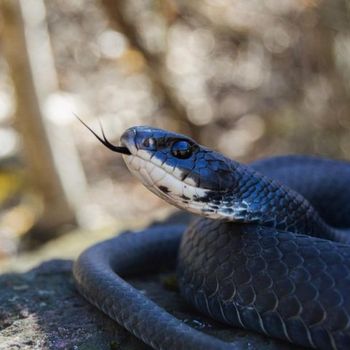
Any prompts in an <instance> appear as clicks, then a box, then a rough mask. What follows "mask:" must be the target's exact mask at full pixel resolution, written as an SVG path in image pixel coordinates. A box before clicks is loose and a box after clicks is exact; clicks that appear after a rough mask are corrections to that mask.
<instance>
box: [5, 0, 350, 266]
mask: <svg viewBox="0 0 350 350" xmlns="http://www.w3.org/2000/svg"><path fill="white" fill-rule="evenodd" d="M0 14H1V20H0V271H6V270H9V269H23V268H29V267H30V266H31V265H32V264H35V263H36V262H38V261H40V260H42V259H46V258H51V257H67V258H68V257H69V258H71V257H75V256H76V255H77V254H78V253H79V252H80V251H81V250H82V249H83V248H85V247H86V246H87V245H89V244H91V243H93V242H95V241H96V240H100V239H103V238H105V237H108V236H111V235H113V234H115V233H116V232H119V231H120V230H123V229H125V228H137V227H143V226H144V225H146V224H147V223H148V222H150V221H151V220H154V219H162V218H164V217H165V216H166V215H168V214H169V213H170V212H171V211H172V210H173V209H172V208H170V207H169V206H168V205H166V204H165V203H163V202H162V201H161V200H160V199H158V198H156V197H155V196H154V195H152V194H151V193H148V192H147V190H146V189H144V188H143V187H142V185H140V184H139V183H138V182H137V181H135V180H134V179H133V178H132V177H131V176H130V174H129V173H128V171H127V169H126V167H125V166H124V164H123V160H122V158H121V157H119V156H118V155H116V154H115V153H112V152H110V151H109V150H107V149H106V148H104V147H103V146H102V145H101V144H100V143H99V142H98V141H97V140H96V139H95V137H94V136H93V135H92V134H91V133H89V132H88V131H87V129H86V128H84V127H83V126H82V125H81V124H80V123H79V122H78V121H77V119H76V118H75V116H74V114H76V115H78V116H80V117H81V118H82V119H83V120H84V121H85V122H86V123H88V124H89V125H90V126H91V127H92V128H93V129H94V130H96V131H97V132H100V131H99V125H98V120H100V121H101V122H102V124H103V126H104V129H105V131H106V134H107V137H108V138H109V139H110V140H111V141H112V142H115V143H117V142H118V139H119V136H120V135H121V133H122V132H123V131H124V130H125V129H126V128H127V127H130V126H134V125H139V124H149V125H153V126H158V127H162V128H167V129H171V130H175V131H179V132H183V133H186V134H189V135H191V136H193V137H194V138H195V139H196V140H197V141H199V142H201V143H203V144H205V145H208V146H210V147H213V148H215V149H218V150H220V151H222V152H223V153H224V154H226V155H228V156H229V157H232V158H234V159H236V160H239V161H242V162H249V161H251V160H254V159H258V158H262V157H265V156H271V155H277V154H286V153H308V154H317V155H323V156H329V157H334V158H338V159H350V59H349V57H350V3H349V1H346V0H333V1H321V0H201V1H199V0H198V1H197V0H187V1H183V0H143V1H142V0H128V1H117V0H0Z"/></svg>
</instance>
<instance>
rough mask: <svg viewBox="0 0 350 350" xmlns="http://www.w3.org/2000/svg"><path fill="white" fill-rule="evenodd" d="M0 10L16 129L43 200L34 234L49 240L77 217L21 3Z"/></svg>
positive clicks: (6, 1) (8, 1) (6, 0)
mask: <svg viewBox="0 0 350 350" xmlns="http://www.w3.org/2000/svg"><path fill="white" fill-rule="evenodd" d="M0 10H1V15H2V20H3V33H2V34H3V35H2V43H3V48H4V54H5V58H6V60H7V63H8V66H9V68H10V73H11V77H12V80H13V84H14V88H15V93H16V98H17V111H16V126H17V127H18V129H19V131H20V134H21V136H22V143H23V145H22V150H23V156H24V160H25V163H26V167H27V172H28V177H29V181H30V184H31V185H32V187H33V188H34V190H35V191H36V192H37V193H39V195H40V197H41V198H42V201H43V212H42V215H41V217H40V219H39V221H38V223H37V225H36V226H35V227H34V228H33V234H34V236H39V237H40V238H42V239H48V238H50V237H52V236H53V235H55V234H56V233H57V230H58V229H59V228H61V227H62V225H67V224H73V223H75V216H74V212H73V210H72V209H71V207H70V205H69V202H68V200H67V198H66V196H65V193H64V190H63V187H62V183H61V181H60V178H59V176H58V174H57V171H56V169H55V164H54V160H53V154H52V151H51V148H50V144H49V141H48V137H47V133H46V130H45V125H44V120H43V115H42V112H41V109H40V102H39V99H38V95H37V90H36V87H35V84H34V80H33V75H32V71H31V64H30V60H29V55H28V49H27V43H26V37H25V27H24V22H23V17H22V12H21V7H20V4H19V1H18V0H1V1H0Z"/></svg>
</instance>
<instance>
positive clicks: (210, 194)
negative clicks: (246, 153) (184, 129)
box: [120, 126, 235, 218]
mask: <svg viewBox="0 0 350 350" xmlns="http://www.w3.org/2000/svg"><path fill="white" fill-rule="evenodd" d="M120 144H121V146H122V147H125V148H126V149H128V151H129V153H130V154H125V155H123V158H124V160H125V162H126V165H127V167H128V168H129V170H130V171H131V173H133V174H134V175H135V176H136V177H137V178H138V179H140V181H141V182H142V183H143V184H144V185H145V186H146V187H147V188H148V189H149V190H151V191H152V192H153V193H155V194H157V195H158V196H159V197H161V198H163V199H165V200H166V201H167V202H169V203H171V204H173V205H175V206H177V207H179V208H182V209H186V210H188V211H190V212H193V213H197V214H200V215H204V216H208V217H212V218H216V217H218V218H219V217H220V215H219V214H218V212H217V209H218V208H215V207H216V205H215V199H217V200H219V198H221V197H222V193H226V192H227V191H228V190H229V189H232V187H233V186H234V182H235V180H234V177H233V172H232V169H231V161H230V160H229V159H227V158H225V157H224V156H223V155H221V154H219V153H217V152H215V151H212V150H210V149H208V148H206V147H203V146H201V145H199V144H198V143H196V142H195V141H194V140H193V139H191V138H190V137H187V136H185V135H182V134H178V133H175V132H171V131H167V130H162V129H157V128H153V127H148V126H137V127H132V128H130V129H127V130H126V131H125V132H124V133H123V135H122V136H121V139H120Z"/></svg>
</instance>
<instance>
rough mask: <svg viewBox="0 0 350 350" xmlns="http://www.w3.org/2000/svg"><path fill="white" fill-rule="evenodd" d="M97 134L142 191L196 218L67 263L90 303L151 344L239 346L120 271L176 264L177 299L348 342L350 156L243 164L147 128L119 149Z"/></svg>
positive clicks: (255, 324)
mask: <svg viewBox="0 0 350 350" xmlns="http://www.w3.org/2000/svg"><path fill="white" fill-rule="evenodd" d="M90 131H91V129H90ZM94 134H95V133H94ZM95 136H97V137H98V138H99V140H100V141H101V142H102V143H104V144H105V145H106V146H107V147H109V148H110V149H112V150H113V151H116V152H119V153H122V154H123V157H124V160H125V162H126V164H127V166H128V168H129V170H130V171H131V172H132V173H133V174H134V175H136V177H138V178H139V179H140V180H141V181H142V183H143V184H144V185H145V186H146V187H147V188H148V189H150V190H151V191H152V192H154V193H155V194H156V195H158V196H160V197H161V198H163V199H165V200H166V201H167V202H168V203H171V204H173V205H175V206H177V207H179V208H181V209H185V210H187V211H189V212H191V213H194V214H198V215H200V216H201V218H199V219H197V220H196V221H195V222H194V223H192V224H191V225H190V227H189V228H187V229H185V228H184V227H182V226H171V227H168V226H164V227H156V228H151V229H148V230H145V231H144V232H138V233H131V234H123V235H121V236H118V237H116V238H113V239H111V240H109V241H105V242H102V243H99V244H97V245H95V246H93V247H91V248H89V249H88V250H86V251H85V252H83V253H82V255H81V256H80V257H79V258H78V260H77V262H76V263H75V265H74V271H73V272H74V277H75V280H76V285H77V287H78V289H79V291H80V292H81V293H82V294H83V295H84V296H85V297H86V298H87V299H88V300H89V301H90V302H91V303H93V304H94V305H96V306H97V307H98V308H99V309H101V310H102V311H103V312H105V313H106V314H108V315H109V316H110V317H111V318H113V319H114V320H116V321H117V322H118V323H120V324H121V325H122V326H124V327H125V328H126V329H128V330H129V331H130V332H132V333H133V334H134V335H136V336H137V337H138V338H140V339H142V340H143V341H144V342H145V343H147V344H149V345H150V346H152V347H153V348H155V349H180V350H181V349H194V350H195V349H236V348H237V346H236V344H235V343H229V342H224V341H222V340H219V339H217V338H215V337H212V336H209V335H207V334H204V333H202V332H200V331H198V330H195V329H193V328H191V327H190V326H189V325H186V324H184V323H183V322H181V321H180V320H178V319H176V318H175V317H174V316H172V315H170V314H169V313H167V312H166V311H165V310H163V309H162V308H161V307H159V306H158V305H156V304H155V303H154V302H152V301H151V300H149V299H148V298H147V296H145V295H143V294H142V293H140V292H139V291H138V290H136V289H134V288H133V287H132V286H131V285H129V284H128V283H127V282H126V281H125V280H124V279H123V276H126V275H128V274H130V273H133V272H135V271H141V270H142V269H143V268H144V267H147V266H157V265H160V264H162V263H164V262H175V261H177V276H178V277H177V279H178V284H179V288H180V291H181V294H182V296H183V297H184V298H185V299H186V300H187V301H188V302H189V303H191V304H192V305H193V306H195V307H196V308H197V309H198V310H199V311H200V312H202V313H204V314H206V315H208V316H210V317H212V318H213V319H215V320H218V321H220V322H223V323H226V324H228V325H231V326H233V327H241V328H246V329H249V330H253V331H256V332H259V333H263V334H266V335H268V336H270V337H274V338H279V339H283V340H285V341H289V342H291V343H293V344H297V345H301V346H305V347H311V348H318V349H349V348H350V247H349V240H350V235H348V233H349V234H350V231H349V229H348V228H349V227H350V201H349V199H350V186H349V183H350V163H347V162H344V161H336V160H329V159H323V158H317V157H309V156H284V157H283V156H281V157H274V158H269V159H265V160H261V161H257V162H255V163H252V164H250V165H243V164H240V163H238V162H236V161H233V160H231V159H228V158H226V157H225V156H223V155H222V154H220V153H217V152H215V151H213V150H211V149H208V148H206V147H204V146H201V145H199V144H197V143H196V142H195V141H194V140H192V139H191V138H189V137H186V136H184V135H181V134H177V133H174V132H170V131H166V130H161V129H156V128H151V127H141V126H140V127H134V128H130V129H128V130H126V131H125V132H124V134H123V135H122V137H121V146H114V145H112V144H111V143H109V141H108V140H107V139H106V137H105V135H104V134H103V138H101V137H99V136H98V135H96V134H95Z"/></svg>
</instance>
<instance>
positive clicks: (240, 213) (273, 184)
mask: <svg viewBox="0 0 350 350" xmlns="http://www.w3.org/2000/svg"><path fill="white" fill-rule="evenodd" d="M231 167H232V174H233V176H234V177H235V179H234V180H235V181H234V182H235V186H234V188H233V189H231V190H229V191H226V192H220V193H218V192H214V191H213V192H209V193H208V194H207V197H205V198H201V200H204V201H206V202H207V203H208V206H207V208H205V209H204V210H205V211H210V210H215V212H216V213H217V217H219V218H224V219H226V220H228V221H235V222H244V223H251V224H258V225H262V226H267V227H274V228H276V229H278V230H284V231H289V232H295V233H301V234H308V235H313V236H317V237H322V238H326V239H330V240H336V241H345V238H343V235H342V233H341V232H340V231H339V232H338V230H336V229H334V228H332V227H330V226H329V225H327V224H326V223H325V222H324V221H323V220H322V218H321V217H320V216H319V215H318V213H317V212H316V210H315V209H314V208H313V206H312V205H311V204H310V203H309V202H308V201H307V200H306V199H305V198H304V197H303V196H301V195H300V194H299V193H297V192H295V191H294V190H292V189H290V188H288V187H287V186H284V185H283V184H281V183H280V182H278V181H275V180H272V179H270V178H268V177H266V176H264V175H262V174H261V173H258V172H256V171H255V170H252V169H251V168H248V167H246V166H244V165H242V164H239V163H237V162H234V161H232V164H231Z"/></svg>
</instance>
